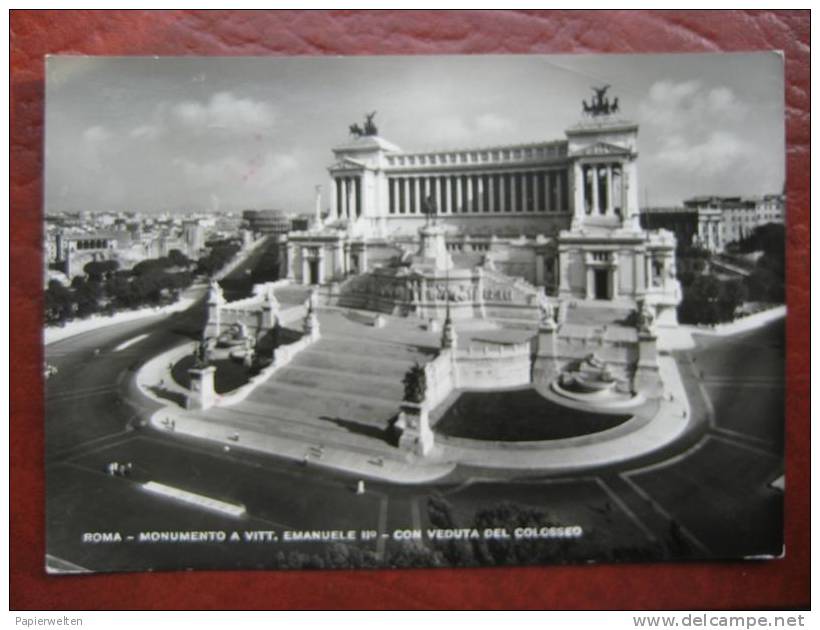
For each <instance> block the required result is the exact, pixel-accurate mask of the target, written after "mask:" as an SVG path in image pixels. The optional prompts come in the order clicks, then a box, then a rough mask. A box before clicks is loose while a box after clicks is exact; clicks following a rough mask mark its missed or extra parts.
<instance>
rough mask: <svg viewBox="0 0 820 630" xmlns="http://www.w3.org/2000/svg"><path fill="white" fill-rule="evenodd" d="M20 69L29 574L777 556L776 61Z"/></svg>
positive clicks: (780, 181)
mask: <svg viewBox="0 0 820 630" xmlns="http://www.w3.org/2000/svg"><path fill="white" fill-rule="evenodd" d="M45 78H46V81H45V164H44V208H43V217H44V226H43V255H44V258H45V260H44V261H43V265H44V277H43V279H42V282H43V289H44V299H43V309H44V313H43V318H44V319H43V322H44V323H43V326H44V331H43V344H44V351H43V356H44V364H43V366H42V367H43V374H44V378H45V381H44V391H45V420H44V421H45V483H46V510H45V512H46V515H45V516H46V557H45V558H44V559H43V561H44V564H45V567H46V571H47V572H48V573H49V574H54V575H60V574H75V573H96V572H126V571H170V570H183V569H203V570H207V569H372V568H417V567H418V568H421V567H491V566H518V565H553V564H574V563H584V564H586V563H620V562H670V561H674V562H678V561H691V560H697V561H704V560H714V561H721V560H756V561H769V560H772V559H776V558H781V557H783V556H784V554H787V553H789V551H790V550H786V549H785V548H784V543H783V500H784V492H786V489H785V486H786V482H785V461H784V416H785V412H784V393H785V383H784V362H785V359H784V356H785V316H786V304H785V277H784V250H785V244H786V241H785V234H784V230H785V222H786V220H787V212H786V208H787V200H786V196H785V134H784V115H785V112H784V74H783V56H782V55H781V54H778V53H774V52H771V53H768V52H767V53H763V52H761V53H716V54H634V55H614V54H613V55H604V54H599V55H469V56H467V55H464V56H461V55H447V56H445V55H436V56H433V55H417V56H381V57H379V56H360V57H264V58H263V57H105V56H97V57H86V56H51V57H49V58H48V59H47V60H46V76H45Z"/></svg>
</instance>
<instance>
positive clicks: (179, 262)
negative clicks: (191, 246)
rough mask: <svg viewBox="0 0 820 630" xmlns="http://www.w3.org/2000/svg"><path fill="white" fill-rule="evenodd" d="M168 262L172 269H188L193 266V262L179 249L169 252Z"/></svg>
mask: <svg viewBox="0 0 820 630" xmlns="http://www.w3.org/2000/svg"><path fill="white" fill-rule="evenodd" d="M168 261H169V262H170V263H171V266H172V267H188V266H190V264H191V260H190V259H189V258H188V257H187V256H186V255H185V254H183V253H182V252H181V251H180V250H178V249H172V250H171V251H169V252H168Z"/></svg>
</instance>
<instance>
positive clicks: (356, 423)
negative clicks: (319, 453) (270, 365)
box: [202, 311, 435, 453]
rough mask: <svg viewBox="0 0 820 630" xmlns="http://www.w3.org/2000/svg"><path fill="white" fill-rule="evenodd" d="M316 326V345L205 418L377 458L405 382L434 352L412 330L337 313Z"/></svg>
mask: <svg viewBox="0 0 820 630" xmlns="http://www.w3.org/2000/svg"><path fill="white" fill-rule="evenodd" d="M321 321H322V333H321V337H320V339H318V340H317V341H316V342H314V343H313V344H312V345H310V346H309V347H308V348H306V349H305V350H303V351H301V352H300V353H299V354H298V355H296V356H295V357H294V359H293V360H292V361H291V362H290V363H288V364H287V365H286V366H284V367H283V368H281V369H280V370H278V371H276V372H274V374H273V375H272V376H271V377H270V378H269V379H268V380H266V381H264V382H262V383H260V384H259V385H258V386H257V387H256V388H255V389H254V390H253V391H252V392H251V393H250V395H248V397H247V398H246V399H245V400H243V401H241V402H239V403H237V404H234V405H230V406H226V407H214V408H212V409H210V410H208V412H207V415H204V414H203V416H202V419H204V420H208V421H211V420H213V421H215V422H222V423H223V424H225V425H227V426H234V427H236V428H243V429H246V430H253V431H256V432H260V433H267V434H270V435H281V436H282V437H287V438H292V439H304V440H306V441H309V442H310V443H311V444H322V443H325V442H327V443H334V444H348V445H350V446H351V447H354V448H358V449H360V450H361V449H364V450H368V449H369V450H371V451H372V452H374V453H386V452H388V451H389V449H391V448H394V447H392V446H391V444H392V442H391V441H390V435H391V433H390V431H389V428H390V427H391V425H392V421H393V420H394V418H395V417H396V416H397V414H398V411H399V403H400V402H401V400H402V398H403V395H404V386H403V384H402V379H403V377H404V375H405V374H406V373H407V371H408V370H409V368H410V367H411V366H412V365H413V364H414V363H415V362H416V361H418V362H419V363H420V364H424V363H426V362H427V361H429V360H431V359H432V358H433V356H434V354H435V349H434V348H433V347H432V346H429V347H428V346H426V345H424V342H426V341H427V340H426V339H421V338H420V335H423V334H424V333H418V332H416V330H417V327H412V329H409V330H411V331H412V332H411V333H409V335H410V337H408V334H404V333H402V332H401V331H400V332H399V333H394V332H391V331H390V330H389V329H384V330H382V329H376V328H374V327H370V326H368V325H366V324H363V323H362V322H361V321H358V320H356V319H355V318H352V317H348V316H347V315H345V314H343V313H339V312H329V311H328V312H326V313H325V314H324V315H322V317H321ZM403 335H404V336H403ZM413 335H415V338H413V337H412V336H413ZM394 337H396V338H398V340H395V339H394ZM431 339H432V338H431Z"/></svg>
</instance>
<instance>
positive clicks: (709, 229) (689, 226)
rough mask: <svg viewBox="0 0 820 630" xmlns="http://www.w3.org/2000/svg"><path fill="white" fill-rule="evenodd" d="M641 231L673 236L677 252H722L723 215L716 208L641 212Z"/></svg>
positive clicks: (658, 209)
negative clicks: (688, 250) (691, 250)
mask: <svg viewBox="0 0 820 630" xmlns="http://www.w3.org/2000/svg"><path fill="white" fill-rule="evenodd" d="M641 227H643V228H644V229H646V230H657V229H665V230H669V231H670V232H672V233H673V234H674V235H675V239H676V240H677V242H678V248H680V249H688V248H690V247H701V248H703V249H706V250H708V251H710V252H714V253H720V252H722V251H723V242H724V238H723V213H722V212H721V210H719V209H718V208H714V207H708V206H703V207H686V206H684V207H680V206H679V207H654V208H642V209H641Z"/></svg>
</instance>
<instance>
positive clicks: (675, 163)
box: [655, 131, 753, 177]
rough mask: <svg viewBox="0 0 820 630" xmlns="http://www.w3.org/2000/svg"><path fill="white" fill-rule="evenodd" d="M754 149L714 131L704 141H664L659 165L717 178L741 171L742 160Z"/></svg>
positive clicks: (671, 138)
mask: <svg viewBox="0 0 820 630" xmlns="http://www.w3.org/2000/svg"><path fill="white" fill-rule="evenodd" d="M752 153H753V147H751V146H750V145H749V144H748V143H747V142H746V141H744V140H743V139H742V138H740V137H739V136H737V135H735V134H734V133H731V132H728V131H713V132H712V133H710V134H709V135H707V136H706V137H705V138H704V139H702V140H699V141H698V140H696V141H692V140H691V139H688V138H685V137H684V136H681V135H670V136H667V137H665V138H664V140H663V141H662V143H661V145H660V149H659V150H658V151H657V153H656V154H655V160H656V161H657V164H658V165H659V166H662V167H664V168H666V169H675V170H680V171H682V172H685V173H689V174H693V175H697V176H699V177H715V176H719V175H723V174H726V173H730V172H732V171H734V170H736V169H737V168H738V161H739V160H742V159H743V157H744V156H746V155H749V154H752Z"/></svg>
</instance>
